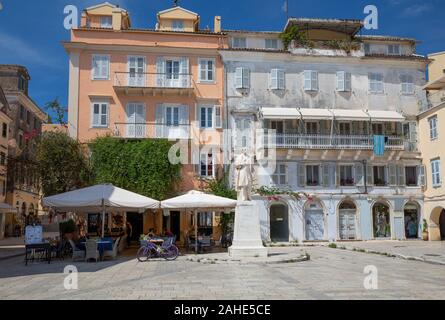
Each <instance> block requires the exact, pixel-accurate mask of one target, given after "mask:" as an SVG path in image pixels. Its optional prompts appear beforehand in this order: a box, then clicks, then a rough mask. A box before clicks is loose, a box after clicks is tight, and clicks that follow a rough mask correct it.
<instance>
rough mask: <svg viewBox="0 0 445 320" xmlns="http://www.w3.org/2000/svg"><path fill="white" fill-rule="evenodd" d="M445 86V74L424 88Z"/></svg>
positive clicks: (434, 88) (433, 88) (441, 87)
mask: <svg viewBox="0 0 445 320" xmlns="http://www.w3.org/2000/svg"><path fill="white" fill-rule="evenodd" d="M444 88H445V74H444V75H442V76H441V77H440V78H439V79H436V80H433V81H431V82H428V83H427V84H426V85H425V86H424V87H423V88H422V89H424V90H440V89H444Z"/></svg>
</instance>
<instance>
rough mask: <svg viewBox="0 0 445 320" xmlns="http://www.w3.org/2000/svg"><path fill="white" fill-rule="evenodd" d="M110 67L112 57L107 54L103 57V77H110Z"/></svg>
mask: <svg viewBox="0 0 445 320" xmlns="http://www.w3.org/2000/svg"><path fill="white" fill-rule="evenodd" d="M109 68H110V59H109V57H107V56H103V57H102V66H101V78H102V79H108V78H109V71H110V70H109Z"/></svg>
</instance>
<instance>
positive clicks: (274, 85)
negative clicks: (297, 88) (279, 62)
mask: <svg viewBox="0 0 445 320" xmlns="http://www.w3.org/2000/svg"><path fill="white" fill-rule="evenodd" d="M270 89H272V90H277V89H278V69H272V70H270Z"/></svg>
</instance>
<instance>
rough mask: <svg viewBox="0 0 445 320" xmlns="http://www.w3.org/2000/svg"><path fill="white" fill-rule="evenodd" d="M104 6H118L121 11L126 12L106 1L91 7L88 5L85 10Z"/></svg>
mask: <svg viewBox="0 0 445 320" xmlns="http://www.w3.org/2000/svg"><path fill="white" fill-rule="evenodd" d="M105 6H109V7H112V8H115V9H118V8H119V9H120V10H121V11H122V12H127V10H125V9H122V8H120V7H119V6H117V5H115V4H112V3H109V2H108V1H106V2H103V3H99V4H96V5H94V6H91V7H88V8H86V9H85V11H88V10H94V9H97V8H101V7H105Z"/></svg>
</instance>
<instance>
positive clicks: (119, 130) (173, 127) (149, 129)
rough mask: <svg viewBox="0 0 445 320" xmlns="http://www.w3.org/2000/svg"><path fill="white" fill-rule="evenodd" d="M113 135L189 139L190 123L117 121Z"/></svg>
mask: <svg viewBox="0 0 445 320" xmlns="http://www.w3.org/2000/svg"><path fill="white" fill-rule="evenodd" d="M113 136H114V137H118V138H125V139H148V138H151V139H169V140H178V139H190V125H189V124H155V123H122V122H120V123H118V122H117V123H115V124H114V128H113Z"/></svg>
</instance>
